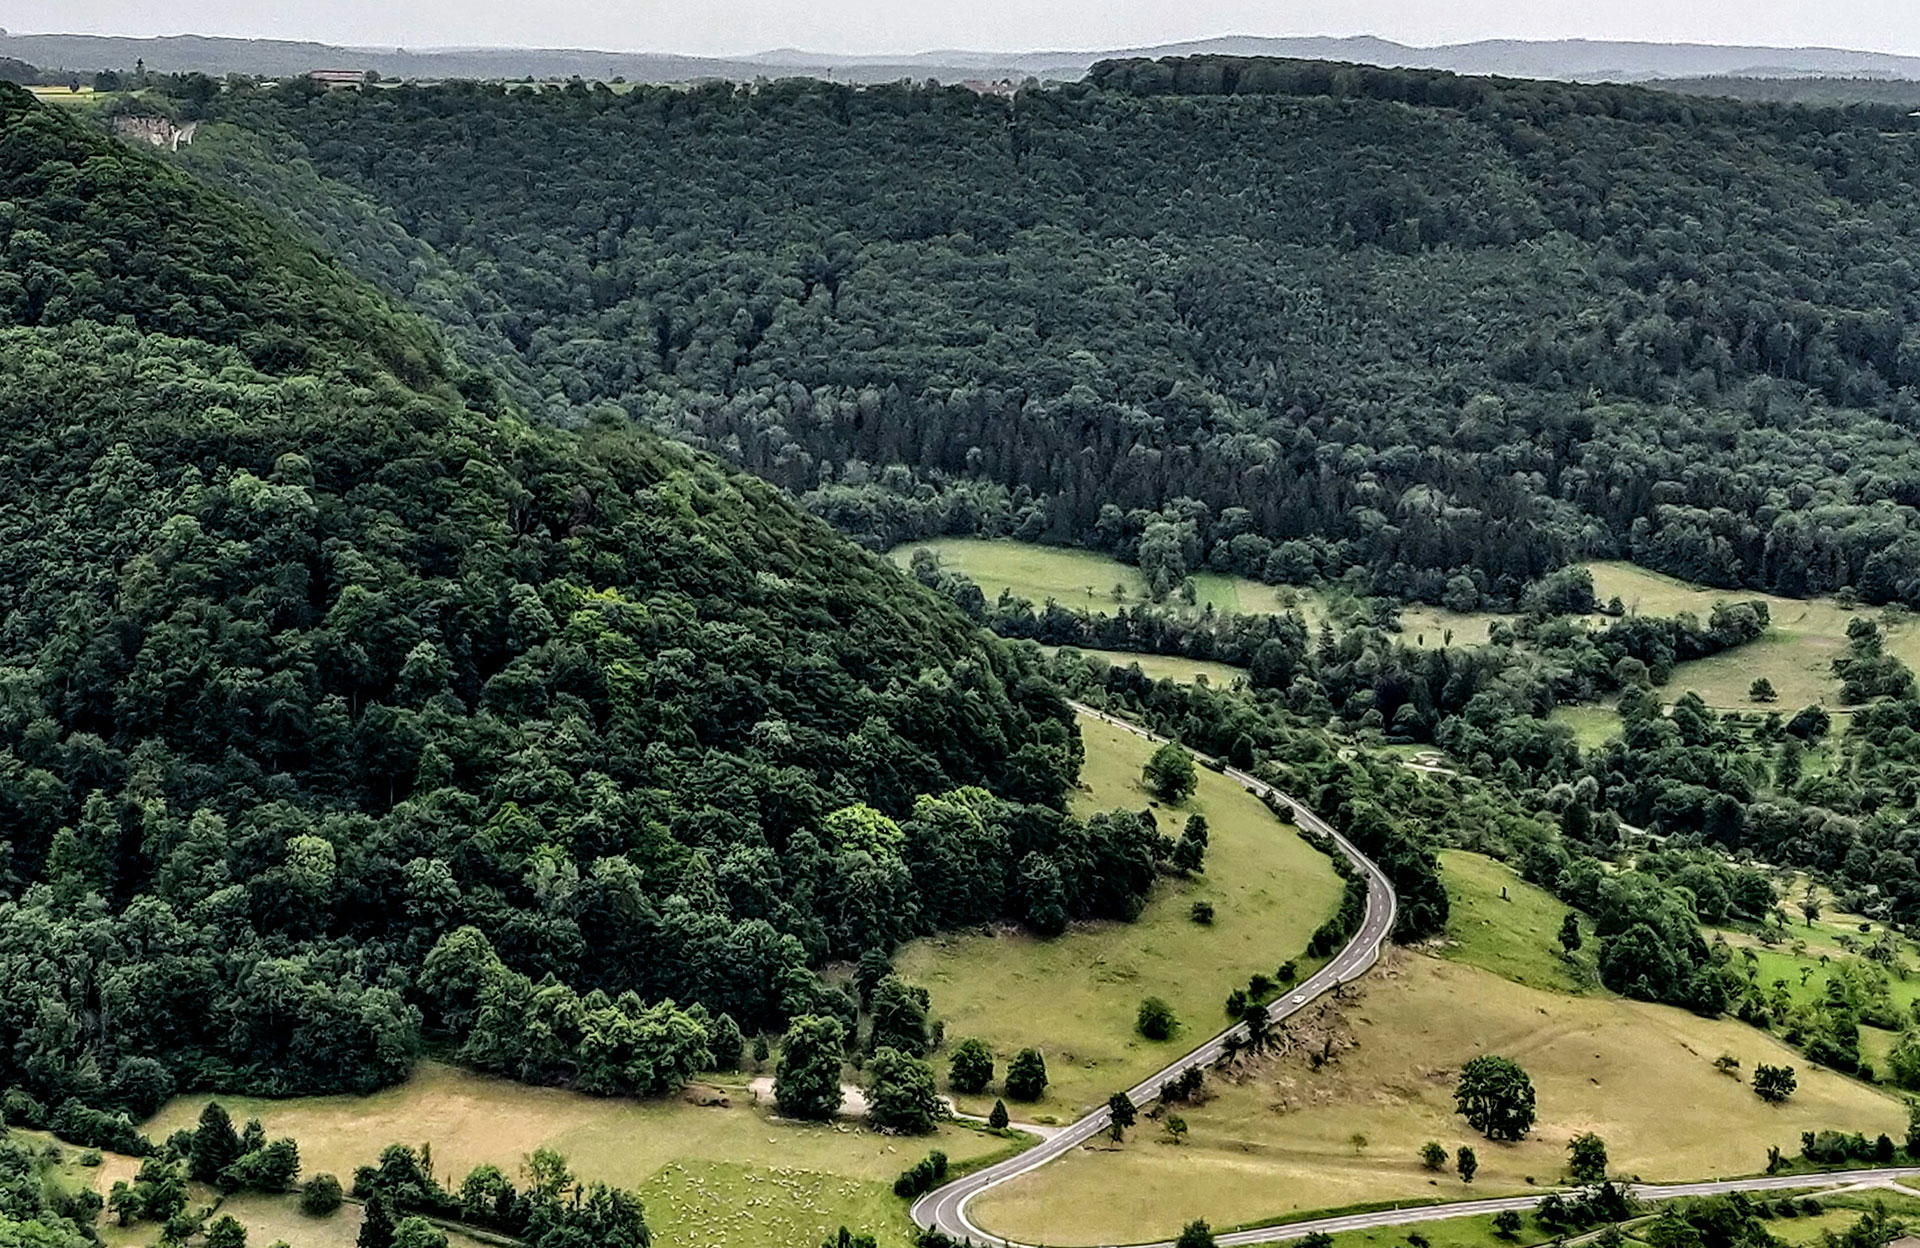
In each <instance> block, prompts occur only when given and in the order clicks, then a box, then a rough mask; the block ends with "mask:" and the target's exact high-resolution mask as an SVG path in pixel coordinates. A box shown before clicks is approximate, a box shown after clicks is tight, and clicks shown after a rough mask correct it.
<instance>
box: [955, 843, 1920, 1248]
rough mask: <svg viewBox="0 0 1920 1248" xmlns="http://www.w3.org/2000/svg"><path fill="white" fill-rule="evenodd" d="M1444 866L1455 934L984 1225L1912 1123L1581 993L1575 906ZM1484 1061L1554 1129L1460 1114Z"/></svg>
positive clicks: (1217, 1216) (1716, 1159)
mask: <svg viewBox="0 0 1920 1248" xmlns="http://www.w3.org/2000/svg"><path fill="white" fill-rule="evenodd" d="M1446 875H1447V884H1448V890H1449V893H1450V894H1452V895H1453V896H1454V898H1455V919H1454V923H1453V924H1452V925H1451V930H1450V933H1449V940H1448V941H1446V942H1437V943H1436V946H1435V948H1434V949H1433V950H1431V951H1404V950H1403V951H1397V952H1396V953H1394V954H1393V955H1392V956H1391V957H1390V958H1389V960H1387V961H1385V962H1383V963H1382V965H1381V966H1380V967H1378V968H1376V970H1375V971H1373V972H1372V973H1371V974H1369V975H1368V976H1366V977H1365V978H1363V979H1362V980H1360V981H1358V983H1356V984H1355V985H1354V986H1353V988H1351V989H1349V990H1348V991H1349V993H1351V994H1352V995H1351V997H1350V999H1349V1000H1348V1001H1346V1002H1344V1003H1339V1004H1330V1005H1329V1006H1328V1007H1327V1008H1325V1009H1324V1010H1320V1009H1316V1010H1314V1011H1312V1012H1310V1013H1309V1014H1308V1015H1307V1016H1305V1017H1304V1018H1302V1019H1299V1020H1295V1021H1293V1022H1291V1023H1290V1024H1289V1026H1288V1036H1289V1042H1290V1045H1291V1048H1290V1051H1287V1052H1285V1053H1283V1054H1282V1055H1280V1056H1278V1057H1274V1058H1269V1059H1265V1060H1262V1061H1248V1062H1247V1063H1245V1064H1244V1065H1243V1067H1242V1068H1241V1069H1240V1070H1239V1071H1238V1072H1237V1073H1235V1074H1234V1075H1232V1076H1229V1077H1224V1078H1223V1077H1218V1076H1216V1077H1214V1078H1213V1079H1212V1080H1210V1086H1211V1087H1212V1090H1213V1093H1214V1095H1213V1098H1212V1099H1211V1100H1209V1101H1207V1102H1206V1103H1205V1104H1203V1105H1200V1106H1196V1107H1191V1108H1184V1109H1179V1110H1177V1111H1176V1112H1178V1113H1179V1114H1180V1115H1181V1116H1182V1117H1183V1118H1184V1119H1185V1121H1186V1122H1187V1124H1188V1128H1189V1129H1188V1132H1187V1136H1186V1140H1185V1142H1184V1143H1180V1144H1175V1143H1173V1142H1171V1141H1170V1139H1169V1137H1168V1136H1167V1134H1166V1132H1165V1131H1164V1130H1163V1128H1162V1126H1161V1124H1160V1123H1159V1122H1156V1121H1152V1120H1149V1119H1146V1118H1143V1119H1142V1122H1141V1124H1140V1126H1139V1127H1138V1128H1136V1129H1135V1131H1134V1132H1133V1133H1132V1134H1131V1135H1130V1136H1129V1138H1128V1139H1127V1141H1126V1142H1125V1143H1124V1144H1122V1145H1119V1146H1114V1145H1112V1144H1110V1143H1109V1142H1108V1141H1106V1140H1105V1138H1104V1137H1102V1138H1101V1139H1100V1140H1099V1141H1098V1142H1097V1143H1095V1144H1092V1145H1089V1146H1088V1147H1086V1148H1083V1149H1081V1150H1080V1151H1078V1152H1076V1153H1074V1154H1072V1155H1070V1156H1067V1157H1065V1158H1062V1159H1061V1160H1060V1161H1059V1162H1057V1163H1055V1164H1054V1165H1051V1166H1048V1167H1046V1168H1044V1169H1042V1170H1040V1171H1038V1172H1036V1173H1034V1174H1032V1175H1029V1176H1027V1177H1024V1178H1022V1179H1020V1180H1017V1181H1015V1182H1012V1183H1009V1184H1006V1185H1004V1186H1002V1187H1000V1188H996V1189H994V1190H993V1191H991V1192H989V1193H987V1194H986V1195H985V1196H983V1197H982V1198H981V1199H980V1200H978V1201H976V1202H975V1204H974V1205H973V1209H972V1212H973V1216H974V1217H975V1219H976V1221H978V1222H979V1224H980V1225H982V1226H983V1227H986V1228H988V1229H990V1230H992V1231H993V1232H995V1233H997V1234H1004V1235H1007V1236H1009V1237H1012V1238H1015V1239H1019V1240H1022V1241H1024V1242H1027V1243H1046V1244H1094V1243H1115V1242H1131V1241H1138V1240H1141V1239H1144V1238H1148V1237H1153V1236H1167V1237H1171V1236H1172V1235H1174V1234H1177V1233H1178V1231H1179V1229H1180V1227H1181V1226H1182V1225H1184V1224H1185V1223H1186V1222H1187V1221H1189V1220H1191V1219H1194V1218H1206V1219H1207V1220H1208V1221H1209V1222H1211V1223H1212V1225H1213V1226H1214V1227H1215V1228H1216V1229H1217V1228H1221V1227H1224V1226H1233V1225H1242V1224H1249V1223H1259V1222H1262V1221H1267V1220H1271V1219H1275V1218H1281V1217H1285V1216H1287V1215H1290V1214H1294V1213H1297V1212H1301V1211H1306V1210H1317V1209H1327V1208H1339V1207H1342V1206H1345V1205H1349V1204H1355V1203H1362V1202H1376V1201H1394V1200H1399V1201H1418V1202H1427V1201H1436V1200H1449V1201H1451V1200H1463V1199H1470V1198H1473V1197H1479V1196H1492V1195H1500V1194H1503V1193H1519V1192H1526V1191H1528V1190H1530V1189H1532V1188H1534V1187H1538V1186H1541V1185H1547V1184H1553V1183H1556V1182H1559V1181H1561V1179H1562V1177H1563V1172H1564V1169H1565V1162H1566V1143H1567V1140H1568V1139H1569V1138H1571V1137H1572V1136H1574V1135H1576V1134H1579V1133H1581V1132H1585V1131H1594V1132H1597V1133H1599V1134H1600V1135H1601V1136H1602V1137H1603V1138H1605V1140H1606V1141H1607V1145H1608V1149H1609V1151H1610V1153H1611V1156H1612V1159H1613V1163H1614V1164H1613V1169H1614V1172H1615V1173H1617V1174H1620V1175H1622V1176H1626V1177H1637V1178H1641V1179H1645V1180H1647V1181H1649V1182H1656V1181H1662V1180H1682V1179H1707V1178H1716V1177H1728V1176H1733V1175H1741V1174H1751V1173H1756V1172H1758V1171H1760V1170H1762V1169H1764V1167H1765V1164H1766V1148H1767V1145H1769V1144H1777V1145H1779V1146H1780V1147H1781V1148H1782V1149H1783V1150H1784V1151H1786V1152H1787V1153H1788V1154H1789V1155H1791V1154H1793V1153H1795V1152H1797V1146H1798V1142H1799V1138H1800V1133H1801V1132H1802V1131H1808V1130H1822V1129H1838V1130H1846V1131H1861V1132H1864V1133H1866V1134H1867V1135H1869V1136H1872V1135H1874V1134H1876V1133H1879V1132H1882V1131H1884V1132H1888V1133H1891V1134H1893V1135H1894V1136H1895V1137H1896V1138H1899V1136H1900V1135H1901V1133H1902V1132H1903V1131H1904V1129H1905V1123H1906V1111H1905V1108H1904V1106H1903V1105H1902V1104H1901V1103H1900V1102H1899V1101H1898V1100H1897V1099H1895V1098H1894V1097H1891V1096H1888V1095H1886V1094H1884V1093H1882V1092H1880V1091H1878V1090H1876V1089H1874V1088H1871V1087H1868V1086H1866V1085H1864V1084H1861V1083H1859V1082H1856V1081H1854V1080H1851V1079H1847V1078H1844V1077H1842V1076H1840V1075H1836V1074H1834V1073H1832V1072H1830V1071H1826V1070H1821V1069H1818V1068H1815V1067H1812V1066H1811V1065H1810V1064H1809V1063H1807V1062H1806V1061H1805V1060H1804V1059H1802V1058H1801V1057H1800V1056H1799V1055H1798V1054H1796V1053H1794V1052H1793V1051H1792V1050H1790V1049H1788V1048H1787V1047H1786V1046H1785V1045H1783V1044H1781V1043H1780V1042H1779V1041H1777V1040H1775V1039H1774V1038H1772V1037H1771V1036H1769V1035H1767V1034H1766V1033H1764V1032H1761V1031H1759V1030H1756V1029H1755V1028H1752V1027H1749V1026H1747V1025H1746V1024H1744V1023H1740V1022H1738V1021H1735V1020H1733V1019H1731V1018H1721V1019H1712V1020H1709V1019H1702V1018H1699V1017H1697V1016H1695V1015H1693V1014H1690V1013H1687V1012H1685V1011H1683V1010H1676V1009H1672V1008H1668V1007H1664V1006H1657V1005H1650V1004H1646V1003H1643V1002H1637V1001H1628V1000H1625V999H1622V998H1619V997H1615V996H1613V995H1611V994H1609V993H1606V992H1605V991H1604V990H1602V989H1599V988H1597V987H1596V988H1589V989H1587V990H1586V991H1583V992H1581V993H1579V994H1577V995H1576V994H1575V993H1572V992H1569V991H1565V990H1564V989H1566V988H1568V987H1570V986H1572V985H1573V984H1575V983H1578V982H1579V980H1580V977H1579V976H1577V975H1574V974H1571V973H1569V974H1568V975H1567V976H1566V977H1564V978H1563V977H1562V976H1561V973H1560V972H1558V971H1557V970H1556V969H1555V967H1554V963H1555V962H1557V960H1558V959H1557V955H1554V954H1552V953H1551V952H1548V951H1547V949H1546V947H1545V946H1546V941H1547V940H1549V939H1551V936H1552V934H1553V931H1554V930H1555V929H1556V928H1557V926H1558V919H1559V915H1560V914H1561V913H1563V912H1564V907H1561V906H1560V905H1559V903H1558V902H1555V901H1554V900H1553V899H1552V898H1550V897H1548V896H1547V895H1546V894H1544V893H1542V892H1540V891H1539V890H1537V889H1533V888H1532V887H1531V886H1530V885H1526V884H1525V883H1524V882H1522V881H1520V880H1519V879H1518V877H1515V876H1513V875H1512V874H1511V873H1510V872H1508V871H1507V870H1506V868H1504V867H1502V866H1500V865H1499V864H1497V863H1492V862H1490V861H1489V860H1486V859H1483V858H1478V857H1476V856H1474V855H1468V854H1458V853H1449V854H1447V855H1446ZM1503 887H1504V888H1505V889H1506V890H1507V896H1506V898H1505V899H1502V897H1501V896H1500V889H1501V888H1503ZM1508 907H1511V911H1510V913H1511V914H1512V915H1513V916H1515V922H1513V923H1511V924H1502V925H1499V926H1498V927H1495V926H1493V925H1492V924H1491V922H1490V919H1489V915H1490V914H1491V913H1492V912H1494V911H1496V910H1504V909H1506V908H1508ZM1534 944H1539V945H1540V946H1541V948H1540V949H1538V950H1536V949H1534V948H1533V947H1532V946H1533V945H1534ZM1513 976H1518V977H1523V978H1526V979H1527V980H1528V981H1529V982H1528V983H1521V982H1518V981H1517V979H1516V978H1514V977H1513ZM1329 1051H1331V1052H1332V1053H1333V1055H1334V1056H1333V1058H1332V1060H1331V1061H1329V1062H1327V1063H1326V1064H1324V1065H1320V1066H1319V1067H1318V1068H1317V1069H1316V1068H1315V1062H1314V1058H1315V1057H1316V1055H1318V1054H1321V1053H1325V1052H1329ZM1481 1053H1498V1054H1502V1055H1504V1056H1508V1057H1511V1058H1513V1059H1514V1060H1516V1061H1518V1062H1519V1063H1520V1064H1521V1066H1523V1067H1524V1068H1526V1070H1527V1071H1528V1072H1529V1073H1530V1074H1531V1076H1532V1078H1533V1081H1534V1085H1535V1087H1536V1089H1537V1091H1538V1098H1539V1113H1540V1118H1539V1122H1538V1123H1537V1125H1536V1127H1535V1129H1534V1130H1533V1132H1532V1133H1531V1135H1530V1136H1529V1137H1528V1138H1527V1139H1526V1140H1525V1141H1523V1142H1521V1143H1519V1144H1494V1143H1490V1142H1488V1141H1486V1140H1482V1139H1478V1138H1476V1137H1475V1136H1474V1135H1473V1133H1471V1132H1470V1131H1469V1130H1468V1129H1467V1127H1466V1125H1465V1123H1464V1122H1462V1121H1461V1119H1460V1118H1459V1117H1458V1116H1457V1115H1456V1114H1455V1112H1454V1106H1453V1099H1452V1089H1453V1078H1454V1075H1455V1073H1456V1072H1457V1071H1458V1069H1459V1067H1460V1065H1461V1064H1462V1063H1464V1062H1465V1061H1466V1060H1467V1059H1468V1058H1470V1057H1473V1056H1475V1055H1477V1054H1481ZM1723 1053H1728V1054H1732V1055H1733V1056H1734V1057H1736V1058H1738V1059H1739V1060H1740V1062H1741V1069H1742V1070H1743V1071H1751V1070H1752V1069H1753V1067H1754V1065H1755V1064H1756V1063H1757V1062H1761V1061H1765V1062H1772V1063H1784V1064H1788V1065H1793V1066H1796V1067H1797V1068H1798V1069H1799V1075H1800V1087H1799V1091H1798V1092H1797V1093H1796V1094H1795V1096H1794V1097H1793V1099H1792V1100H1790V1101H1788V1102H1787V1103H1786V1104H1785V1105H1781V1106H1771V1105H1768V1104H1766V1103H1765V1102H1763V1101H1761V1100H1760V1099H1759V1098H1758V1097H1756V1096H1755V1095H1754V1094H1753V1093H1752V1091H1751V1090H1750V1089H1749V1088H1748V1087H1747V1086H1746V1084H1745V1083H1744V1081H1743V1080H1741V1079H1739V1078H1736V1077H1732V1076H1728V1075H1724V1074H1721V1073H1720V1072H1719V1071H1718V1070H1716V1069H1715V1067H1714V1064H1713V1063H1714V1059H1715V1058H1717V1057H1719V1056H1720V1055H1721V1054H1723ZM1430 1139H1432V1140H1438V1141H1440V1142H1441V1143H1442V1144H1444V1145H1445V1146H1446V1148H1447V1149H1448V1151H1449V1153H1451V1152H1452V1151H1453V1150H1454V1149H1455V1148H1457V1147H1459V1146H1460V1145H1461V1144H1471V1145H1473V1146H1474V1148H1475V1150H1476V1152H1477V1154H1478V1157H1479V1161H1480V1172H1479V1175H1478V1176H1477V1178H1476V1180H1475V1182H1473V1183H1472V1184H1471V1185H1468V1184H1464V1183H1462V1182H1461V1181H1460V1180H1459V1178H1458V1176H1457V1175H1455V1174H1454V1173H1453V1171H1452V1168H1451V1167H1449V1168H1448V1169H1447V1170H1446V1171H1445V1172H1443V1173H1437V1174H1436V1173H1432V1172H1429V1171H1427V1170H1426V1169H1425V1168H1424V1167H1422V1166H1421V1164H1420V1162H1419V1160H1418V1152H1419V1149H1420V1146H1421V1145H1422V1144H1423V1143H1424V1142H1425V1141H1427V1140H1430Z"/></svg>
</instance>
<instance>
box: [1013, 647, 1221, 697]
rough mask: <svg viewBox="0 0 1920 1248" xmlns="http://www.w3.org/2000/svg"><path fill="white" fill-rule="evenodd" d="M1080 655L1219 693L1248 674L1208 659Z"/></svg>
mask: <svg viewBox="0 0 1920 1248" xmlns="http://www.w3.org/2000/svg"><path fill="white" fill-rule="evenodd" d="M1041 649H1043V650H1047V651H1054V650H1058V649H1060V647H1058V646H1042V647H1041ZM1080 653H1081V654H1085V655H1091V656H1095V657H1098V658H1102V659H1105V660H1106V661H1107V662H1108V663H1111V664H1112V665H1113V666H1115V667H1137V668H1139V669H1140V670H1141V671H1142V672H1144V673H1145V674H1146V675H1148V676H1149V677H1151V678H1153V679H1154V680H1175V681H1179V682H1180V683H1181V684H1183V685H1191V684H1193V683H1194V682H1195V681H1198V680H1200V679H1201V678H1203V677H1204V678H1205V679H1206V682H1207V683H1208V684H1210V685H1212V686H1213V687H1214V688H1216V689H1231V688H1232V687H1233V682H1234V681H1236V680H1239V679H1241V678H1242V677H1244V676H1245V675H1246V674H1247V673H1246V670H1245V669H1244V668H1238V667H1234V666H1233V665H1231V664H1228V663H1213V662H1209V661H1208V660H1206V659H1181V658H1175V657H1173V656H1171V655H1164V654H1128V653H1126V652H1125V651H1122V650H1081V651H1080Z"/></svg>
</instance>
